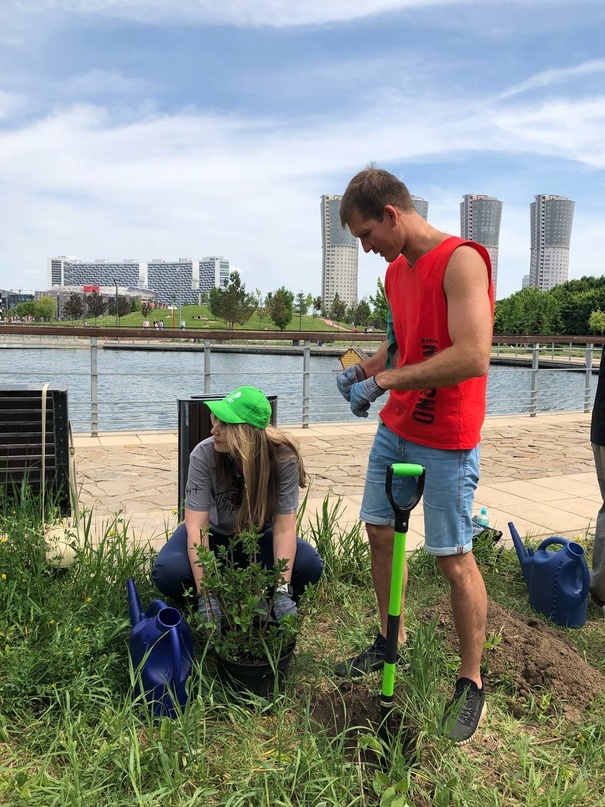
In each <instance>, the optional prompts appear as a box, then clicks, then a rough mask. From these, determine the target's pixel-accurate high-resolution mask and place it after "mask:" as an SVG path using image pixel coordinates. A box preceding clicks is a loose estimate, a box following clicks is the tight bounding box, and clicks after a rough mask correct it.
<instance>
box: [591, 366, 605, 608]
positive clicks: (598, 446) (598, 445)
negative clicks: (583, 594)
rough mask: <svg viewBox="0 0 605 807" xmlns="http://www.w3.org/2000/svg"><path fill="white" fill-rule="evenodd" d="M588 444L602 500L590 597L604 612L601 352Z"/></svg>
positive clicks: (604, 388)
mask: <svg viewBox="0 0 605 807" xmlns="http://www.w3.org/2000/svg"><path fill="white" fill-rule="evenodd" d="M590 443H591V445H592V453H593V455H594V461H595V470H596V472H597V480H598V482H599V489H600V491H601V499H602V503H601V508H600V509H599V512H598V513H597V524H596V527H595V535H594V549H593V551H592V571H591V575H590V596H591V599H592V600H593V602H594V603H595V604H596V605H597V606H598V607H599V608H600V609H601V610H602V611H603V613H605V359H604V358H603V356H602V355H601V365H600V367H599V379H598V382H597V392H596V395H595V399H594V406H593V409H592V418H591V422H590Z"/></svg>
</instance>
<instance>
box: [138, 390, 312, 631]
mask: <svg viewBox="0 0 605 807" xmlns="http://www.w3.org/2000/svg"><path fill="white" fill-rule="evenodd" d="M206 405H207V406H208V407H209V409H210V411H211V413H212V414H211V422H212V430H211V432H210V434H211V436H210V437H208V438H207V439H206V440H202V442H201V443H198V445H197V446H196V447H195V448H194V449H193V451H192V452H191V455H190V459H189V474H188V478H187V486H186V488H185V521H184V523H183V524H181V525H180V526H179V527H178V528H177V529H176V531H175V532H174V534H173V535H172V537H171V538H170V539H169V540H168V542H167V543H166V544H165V545H164V546H163V547H162V549H161V550H160V552H159V554H158V556H157V558H156V561H155V564H154V566H153V579H154V582H155V584H156V586H157V587H158V589H159V590H160V591H161V592H162V593H163V594H166V595H168V596H171V597H174V598H179V597H182V596H183V594H184V592H185V591H186V590H187V589H190V588H192V587H193V588H194V589H195V591H196V592H198V593H199V592H200V591H201V587H202V579H203V571H202V569H201V567H200V565H199V563H198V558H197V547H198V546H199V545H200V543H202V544H204V545H205V546H206V547H209V548H210V549H211V550H214V549H215V548H216V547H217V546H219V545H221V544H227V543H228V542H229V539H230V537H232V536H234V535H238V534H240V533H241V532H243V531H247V530H252V529H255V528H256V529H257V531H258V532H260V533H262V536H261V538H260V544H259V555H260V559H261V562H262V563H263V565H265V566H267V567H271V566H272V565H273V564H274V562H275V560H282V559H283V560H286V561H287V565H288V568H287V570H286V571H285V573H284V584H283V585H282V586H280V588H279V589H278V591H277V592H276V593H275V597H274V601H273V611H274V614H275V616H276V618H277V619H280V618H281V617H282V616H285V615H286V614H295V613H296V600H297V598H298V596H299V595H300V594H302V592H303V591H304V589H305V587H306V586H308V585H309V584H311V583H316V582H317V581H318V580H319V578H320V577H321V573H322V571H323V561H322V560H321V558H320V556H319V555H318V553H317V552H316V551H315V549H314V548H313V547H312V546H311V545H310V544H308V543H307V542H306V541H303V540H302V539H301V538H297V536H296V512H297V510H298V499H299V490H298V489H299V488H302V487H305V485H306V479H305V471H304V467H303V462H302V458H301V456H300V453H299V450H298V448H297V446H296V444H295V443H294V442H293V441H292V440H291V439H290V438H289V437H288V436H287V435H285V434H283V433H282V432H280V431H278V430H277V429H274V428H273V427H272V426H270V425H269V421H270V419H271V404H270V403H269V401H268V400H267V398H266V397H265V395H264V394H263V393H262V392H261V391H260V390H259V389H256V387H248V386H245V387H239V388H238V389H236V390H235V391H234V392H232V393H231V394H230V395H227V397H226V398H223V399H222V400H220V401H207V402H206ZM239 562H242V563H244V562H245V558H244V557H243V555H242V556H241V557H240V558H239ZM199 609H200V612H201V613H202V615H203V616H204V617H205V618H206V619H207V620H208V621H217V619H218V618H220V615H219V614H218V604H217V603H216V600H215V599H214V597H213V596H212V594H211V593H210V594H209V595H208V596H205V597H200V598H199Z"/></svg>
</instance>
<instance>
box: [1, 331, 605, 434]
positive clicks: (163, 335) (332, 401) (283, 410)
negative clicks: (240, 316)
mask: <svg viewBox="0 0 605 807" xmlns="http://www.w3.org/2000/svg"><path fill="white" fill-rule="evenodd" d="M383 338H384V334H379V333H376V334H367V335H366V334H354V333H351V332H345V333H332V332H328V333H325V332H292V331H290V332H256V331H212V332H211V331H208V330H204V331H201V330H198V329H190V330H185V331H180V330H170V329H166V330H164V331H149V330H146V329H142V328H129V329H126V328H124V329H119V330H116V329H114V328H105V329H101V328H98V329H94V328H82V327H78V328H67V327H58V328H57V327H50V326H46V327H45V326H20V325H2V326H0V383H2V384H6V383H7V380H6V377H8V378H9V380H13V379H16V378H19V379H20V380H21V379H27V380H28V381H30V382H34V381H35V382H36V383H39V382H40V381H48V380H49V378H48V377H49V376H51V377H55V378H57V379H60V380H61V382H62V383H65V380H66V379H67V378H69V377H74V378H77V379H78V383H77V384H75V383H74V387H77V388H78V390H79V392H78V394H75V395H74V394H72V393H70V412H71V413H72V421H73V422H74V428H75V429H76V430H78V431H89V432H90V434H91V435H93V436H95V435H97V434H98V433H99V431H107V430H116V429H117V430H120V429H126V428H128V429H137V428H138V429H149V428H151V429H158V428H162V426H159V425H158V421H159V422H160V423H162V422H164V423H167V422H168V421H169V420H170V417H173V418H175V417H176V413H175V412H174V403H175V397H176V395H172V397H169V398H163V397H162V396H161V395H159V394H156V393H155V392H154V393H153V394H151V393H150V395H149V396H147V397H145V396H142V395H141V394H140V393H139V394H138V395H132V394H131V395H130V396H128V395H126V396H125V393H126V392H128V391H129V389H128V388H129V387H130V388H131V389H135V388H136V385H137V383H138V384H139V387H138V389H139V390H140V389H141V388H142V387H144V385H145V384H147V383H149V384H151V382H152V380H155V379H152V376H153V372H152V371H151V370H145V369H144V368H143V369H141V370H140V371H137V370H133V369H132V368H130V369H129V370H128V371H127V372H118V371H115V370H111V371H110V370H107V369H103V368H100V362H99V354H100V352H102V351H103V350H104V349H107V348H114V349H117V348H118V347H120V348H123V349H129V348H131V349H132V350H148V351H150V352H152V351H154V350H155V349H156V348H161V349H163V350H168V349H169V348H170V349H171V350H172V351H176V352H177V354H176V355H183V353H185V352H187V353H191V352H195V356H196V357H197V359H196V361H197V362H198V363H201V367H199V366H197V365H196V371H195V372H196V374H197V377H199V378H200V380H201V389H200V387H199V386H196V393H198V394H212V393H213V392H215V391H216V390H213V389H212V386H213V381H214V382H215V383H216V381H217V379H219V378H222V377H226V378H227V379H228V383H225V384H224V385H222V391H223V392H224V391H225V389H231V388H232V387H233V386H236V385H239V383H254V381H249V380H244V381H241V380H240V379H241V378H242V371H241V370H239V371H238V372H237V373H234V372H230V371H228V370H227V371H225V370H223V369H218V370H217V369H216V368H215V367H214V366H213V359H214V358H216V357H217V356H219V355H220V356H221V357H223V356H224V355H225V354H226V353H227V352H231V351H238V352H239V353H243V354H245V356H247V357H248V359H249V361H248V360H247V361H248V363H249V364H251V363H253V359H252V358H250V357H251V356H253V354H254V353H257V354H258V355H264V356H265V358H266V354H267V353H276V354H278V355H280V356H290V357H293V356H294V357H297V358H294V359H292V358H291V359H290V361H291V362H295V365H294V366H295V369H289V370H288V371H287V372H281V373H280V371H279V369H278V365H279V362H280V359H277V358H276V359H275V361H274V362H273V363H272V366H271V368H270V370H269V371H268V372H267V371H265V375H264V376H263V381H264V382H268V379H269V380H270V382H271V384H273V385H274V386H275V391H276V392H278V394H279V400H280V404H279V410H278V411H279V416H280V417H279V419H280V423H282V424H285V423H298V424H299V425H301V426H302V427H303V428H308V426H309V425H310V423H312V422H324V421H327V422H330V421H340V422H342V421H346V420H348V419H350V420H351V421H353V422H358V421H357V419H356V418H355V417H354V416H352V415H351V414H350V412H349V411H348V409H347V407H346V404H344V402H343V400H342V398H341V397H340V395H339V394H338V393H337V391H336V388H335V384H334V374H335V372H336V371H337V370H338V368H339V367H340V364H339V362H338V358H339V357H340V356H341V355H342V354H344V353H345V352H346V351H347V350H348V349H351V348H354V349H355V350H364V351H368V352H371V351H372V350H373V349H375V348H376V346H377V344H378V343H380V342H381V341H382V339H383ZM589 338H590V339H591V341H587V340H588V339H589ZM538 339H539V341H538ZM603 341H605V340H603V339H602V338H593V337H587V338H586V339H585V340H582V339H580V338H578V337H576V338H575V339H573V340H570V339H569V338H568V337H567V338H565V337H558V338H549V339H548V340H547V339H545V337H526V336H515V337H495V338H494V350H493V358H492V362H493V365H494V366H496V367H497V365H498V364H504V365H507V364H508V365H510V366H513V367H515V368H517V369H518V368H520V367H525V368H526V369H525V370H524V371H523V372H522V373H519V372H514V373H513V375H512V376H510V378H512V377H513V376H514V384H512V385H511V381H510V378H509V377H503V379H502V380H500V379H498V378H495V380H494V385H496V382H498V383H499V384H500V383H501V385H502V390H503V391H502V390H501V389H500V388H498V389H496V390H494V391H493V393H492V396H491V409H490V383H491V382H492V380H493V379H492V376H494V377H495V376H496V375H497V372H498V371H497V370H496V369H492V371H490V377H489V379H488V414H517V413H519V414H521V413H522V414H527V415H529V416H530V417H535V416H536V415H537V414H538V413H539V412H544V411H556V410H558V409H559V410H560V409H576V410H577V409H580V410H582V411H584V412H589V411H590V409H591V406H592V399H593V396H594V390H595V387H596V377H595V366H594V365H595V344H596V343H598V344H599V347H600V348H602V344H603ZM160 343H164V344H160ZM326 343H327V344H326ZM276 345H277V348H276ZM32 347H35V348H40V350H39V351H38V352H39V353H40V354H43V353H44V351H43V350H41V348H42V347H62V348H66V349H68V348H72V349H73V348H76V347H77V348H80V351H78V352H79V353H80V354H81V355H80V358H81V359H82V361H80V363H79V364H80V369H78V370H75V371H74V370H68V369H67V368H66V367H64V366H55V367H52V368H48V367H47V368H45V369H44V370H43V371H42V370H41V369H40V368H37V369H33V370H30V369H26V368H24V367H19V368H18V373H15V370H12V371H5V369H4V367H5V366H6V364H7V362H3V361H2V359H3V358H4V357H6V356H7V355H8V354H7V353H6V352H4V350H3V349H9V350H10V349H11V348H15V349H18V348H32ZM83 351H87V352H88V353H89V354H90V358H89V362H85V361H84V359H85V353H84V352H83ZM16 352H18V351H17V350H16ZM599 353H600V351H599ZM127 355H131V354H127ZM134 355H136V356H141V355H143V354H141V353H136V354H134ZM155 355H156V357H157V356H159V355H160V352H159V351H157V353H156V354H155ZM163 355H167V354H163ZM169 355H171V356H173V357H174V356H175V354H174V353H171V354H169ZM317 356H324V357H326V356H330V357H331V358H330V360H329V361H327V362H324V364H323V365H322V367H321V368H320V369H319V370H318V369H317V367H316V365H317V361H318V360H317V359H316V357H317ZM312 359H313V360H312ZM175 362H176V360H174V361H173V364H174V363H175ZM62 364H63V363H61V365H62ZM326 367H327V369H326ZM545 367H549V368H556V369H560V370H561V369H564V370H567V371H571V373H573V375H574V380H573V383H572V384H570V386H573V393H570V397H569V401H570V403H569V404H568V405H566V403H565V402H566V401H567V398H564V399H562V397H561V388H562V385H561V383H560V381H559V382H557V383H555V384H553V383H551V382H548V380H547V379H548V377H549V376H548V374H545V369H544V368H545ZM578 374H583V375H584V382H583V387H582V389H580V390H578V381H577V379H578ZM171 376H172V377H174V378H175V379H179V378H180V377H181V376H182V371H174V369H170V370H163V371H162V381H163V383H164V384H166V382H167V380H168V379H169V378H170V377H171ZM233 376H237V378H238V381H237V383H235V382H233V380H232V377H233ZM293 376H296V380H293ZM328 376H330V378H327V377H328ZM283 377H287V380H288V382H289V387H288V388H287V389H285V391H283V392H282V391H280V388H279V385H280V383H281V381H282V380H283ZM86 378H88V379H89V382H85V380H84V379H86ZM566 378H569V375H568V374H566V373H563V374H560V375H559V379H563V380H564V379H566ZM298 379H300V380H298ZM108 382H109V383H108ZM258 385H259V386H263V388H266V383H262V384H261V383H258ZM85 386H87V387H88V390H89V391H88V392H87V394H86V396H84V394H83V388H84V387H85ZM563 386H564V385H563ZM104 387H107V392H105V391H104V389H103V388H104ZM318 390H319V391H320V393H319V394H318ZM271 391H274V390H273V389H272V390H271ZM123 393H124V394H123ZM318 398H321V409H318V406H317V399H318ZM503 399H504V400H503ZM171 407H172V408H171ZM515 407H516V408H515ZM379 408H380V407H377V408H376V410H377V411H378V409H379ZM167 412H169V413H171V414H170V416H169V417H168V418H166V413H167ZM80 413H83V414H82V415H81V416H80ZM105 413H107V414H105ZM137 413H138V414H137ZM120 418H121V419H120ZM370 418H371V419H376V413H374V412H371V414H370ZM116 423H118V425H117V426H116ZM108 424H109V425H108ZM129 424H130V425H129ZM168 428H170V429H173V428H176V423H175V424H174V425H173V424H172V423H169V425H168Z"/></svg>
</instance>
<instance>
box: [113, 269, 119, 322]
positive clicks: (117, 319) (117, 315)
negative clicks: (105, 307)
mask: <svg viewBox="0 0 605 807" xmlns="http://www.w3.org/2000/svg"><path fill="white" fill-rule="evenodd" d="M113 282H114V283H115V285H116V328H119V327H120V315H119V314H118V281H117V280H116V279H115V278H114V280H113Z"/></svg>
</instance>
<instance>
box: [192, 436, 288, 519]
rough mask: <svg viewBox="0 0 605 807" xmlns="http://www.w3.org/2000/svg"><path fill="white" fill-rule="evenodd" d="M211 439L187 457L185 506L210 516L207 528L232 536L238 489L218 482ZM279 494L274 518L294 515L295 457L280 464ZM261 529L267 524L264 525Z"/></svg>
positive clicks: (233, 483)
mask: <svg viewBox="0 0 605 807" xmlns="http://www.w3.org/2000/svg"><path fill="white" fill-rule="evenodd" d="M218 457H219V454H218V452H217V451H215V449H214V437H208V438H207V439H206V440H202V442H201V443H198V444H197V445H196V447H195V448H194V449H193V451H192V452H191V454H190V456H189V473H188V476H187V486H186V487H185V507H186V508H187V509H189V510H197V511H198V512H201V513H209V514H210V527H211V529H212V530H213V531H214V532H215V533H217V534H220V535H233V534H234V533H235V531H236V521H237V514H238V511H239V509H240V506H241V487H240V486H238V480H237V479H236V478H234V479H233V480H232V481H231V482H230V483H229V484H225V483H224V482H221V483H219V481H218V479H217V473H216V469H217V461H218ZM279 467H280V479H279V494H278V497H277V509H276V511H275V512H276V515H287V514H289V513H296V511H297V509H298V490H299V486H298V462H297V459H296V457H295V456H294V454H292V456H291V458H289V457H287V458H286V459H285V460H284V462H282V463H280V466H279ZM262 526H263V527H267V526H269V525H267V524H263V525H262Z"/></svg>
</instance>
